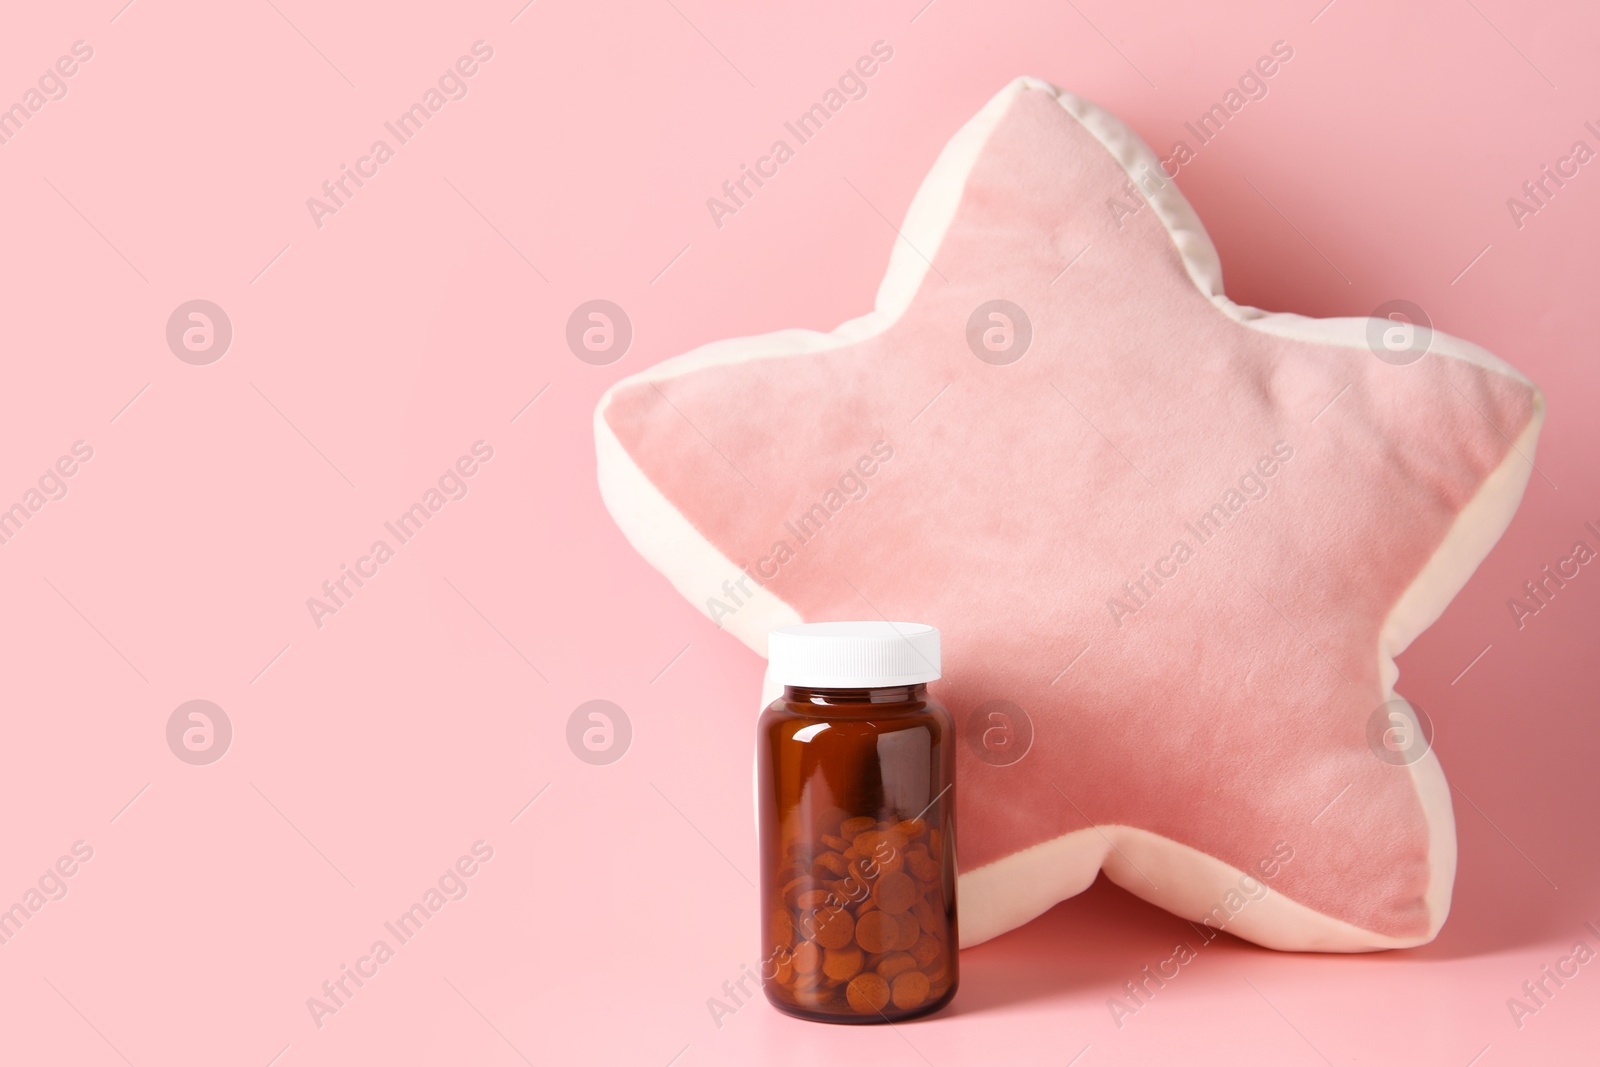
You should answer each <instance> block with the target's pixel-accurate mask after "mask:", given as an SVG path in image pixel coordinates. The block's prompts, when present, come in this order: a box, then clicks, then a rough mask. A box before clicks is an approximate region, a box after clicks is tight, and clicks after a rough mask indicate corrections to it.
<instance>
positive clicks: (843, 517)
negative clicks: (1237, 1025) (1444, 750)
mask: <svg viewBox="0 0 1600 1067" xmlns="http://www.w3.org/2000/svg"><path fill="white" fill-rule="evenodd" d="M1130 183H1131V184H1130ZM1119 203H1120V205H1121V206H1120V208H1119V207H1118V206H1117V205H1118V204H1119ZM902 233H903V235H904V236H903V239H898V240H896V241H895V243H894V248H893V252H892V255H891V258H890V263H889V269H888V273H887V275H886V277H885V280H884V282H883V284H882V287H881V289H880V291H879V293H878V299H877V304H876V308H875V310H873V311H872V312H871V313H869V314H866V315H864V316H862V317H861V318H858V319H854V320H852V321H850V322H847V323H845V324H844V325H842V326H840V327H839V328H838V329H837V330H835V331H833V332H832V333H828V334H822V333H816V332H812V331H805V330H787V331H783V332H780V333H775V334H769V335H765V336H761V337H753V338H743V339H738V340H730V341H721V342H717V343H715V344H711V345H708V346H706V347H704V348H702V349H699V350H697V351H695V352H692V353H689V354H687V355H685V356H681V357H678V358H676V359H673V360H669V361H667V362H665V363H663V364H660V365H658V366H656V367H654V368H651V369H650V370H648V371H646V372H644V373H642V374H639V375H636V376H634V377H632V378H629V379H626V380H624V381H622V382H619V383H618V384H617V385H616V386H615V387H614V388H612V389H611V390H610V391H609V392H608V393H607V394H606V395H605V397H604V398H603V400H602V401H601V403H600V405H599V408H598V410H597V411H596V417H595V431H596V439H597V449H598V460H599V476H600V484H601V488H602V492H603V495H604V498H605V501H606V503H607V506H608V507H609V508H610V509H611V511H612V513H613V515H614V516H615V518H616V520H617V522H618V523H619V525H620V526H621V528H622V529H623V531H624V532H625V533H626V534H627V536H628V538H629V539H630V540H631V542H632V543H633V544H634V545H635V546H636V547H637V548H638V550H639V551H640V552H641V553H642V554H643V555H644V556H645V557H646V558H647V559H648V560H649V561H650V562H651V563H652V564H654V565H655V566H656V567H657V568H659V569H660V570H661V571H662V573H663V574H665V575H666V577H667V578H668V579H670V580H671V582H672V583H673V584H674V585H675V586H676V587H677V588H678V589H679V590H680V591H681V592H682V593H683V594H684V595H685V596H687V597H688V598H689V599H690V600H691V601H693V602H694V603H695V604H696V605H698V606H700V607H701V608H702V609H703V610H705V611H706V613H707V614H708V615H709V616H710V617H711V618H712V619H713V620H714V621H715V622H716V623H717V624H718V625H719V626H722V627H724V628H726V629H727V630H729V631H730V632H731V633H733V634H734V635H736V636H737V637H738V638H740V639H741V640H742V641H744V642H745V643H746V644H747V645H749V646H750V647H751V648H752V649H755V650H756V651H757V652H762V651H764V647H765V637H766V634H767V632H768V630H770V629H771V628H773V627H776V626H781V625H787V624H790V623H794V622H800V621H817V620H829V619H854V618H863V619H874V618H889V619H905V620H909V621H918V622H928V623H932V624H934V625H936V626H938V627H940V629H941V630H942V631H943V635H944V650H945V652H944V655H945V678H944V680H943V681H941V682H939V683H935V685H934V686H933V688H934V691H935V692H936V694H937V695H938V696H939V697H940V698H941V699H942V700H944V701H945V703H946V704H947V705H948V706H949V707H950V709H951V711H952V712H953V713H954V715H955V716H956V720H957V722H958V724H959V725H960V731H959V733H960V735H961V736H960V740H959V741H958V744H959V745H960V764H959V785H958V787H957V791H956V796H957V801H956V804H957V819H958V835H959V836H958V859H959V865H960V870H961V877H960V884H959V907H960V913H961V932H962V938H963V943H964V944H969V945H970V944H973V943H976V942H979V941H983V940H985V939H987V938H990V937H993V936H995V935H996V934H999V933H1002V932H1004V931H1006V930H1008V929H1011V928H1013V927H1016V926H1018V925H1020V924H1022V923H1024V922H1026V921H1027V920H1029V919H1031V918H1032V917H1034V916H1035V915H1038V914H1039V913H1041V912H1043V911H1044V910H1045V909H1046V908H1048V907H1050V905H1052V904H1053V903H1055V902H1056V901H1059V900H1061V899H1063V898H1065V897H1067V896H1070V895H1072V894H1074V893H1077V892H1080V891H1082V890H1083V889H1084V888H1086V887H1087V886H1088V885H1089V883H1090V882H1091V881H1093V879H1094V877H1095V875H1096V873H1097V872H1099V871H1101V870H1104V872H1105V873H1106V876H1107V877H1108V878H1110V879H1111V880H1112V881H1114V882H1116V883H1117V884H1119V885H1121V886H1123V887H1124V888H1126V889H1127V890H1128V891H1130V892H1132V893H1135V894H1137V895H1139V896H1141V897H1143V898H1145V899H1147V900H1150V901H1152V902H1154V903H1156V904H1158V905H1160V906H1161V907H1164V908H1167V909H1168V910H1170V911H1173V912H1175V913H1177V914H1179V915H1182V916H1184V917H1186V918H1189V919H1191V920H1193V921H1197V922H1199V921H1206V922H1208V923H1209V924H1210V925H1212V926H1217V927H1221V928H1224V929H1226V930H1228V931H1229V932H1231V933H1235V934H1238V935H1239V936H1241V937H1245V938H1248V939H1251V940H1253V941H1256V942H1258V943H1260V944H1263V945H1268V946H1272V947H1275V948H1282V949H1312V950H1330V951H1358V950H1370V949H1377V948H1388V947H1397V946H1406V945H1415V944H1419V943H1422V942H1425V941H1427V940H1429V939H1431V938H1432V937H1433V936H1434V935H1435V934H1436V933H1437V931H1438V930H1439V927H1440V924H1441V923H1442V922H1443V921H1444V919H1445V915H1446V913H1447V911H1448V909H1449V902H1450V891H1451V885H1452V881H1453V878H1454V871H1455V836H1454V823H1453V819H1452V814H1451V804H1450V793H1449V789H1448V787H1447V785H1446V783H1445V779H1444V774H1443V771H1442V770H1441V768H1440V766H1439V762H1438V760H1437V758H1436V757H1435V756H1434V754H1433V753H1432V752H1429V751H1424V750H1425V743H1424V744H1422V745H1417V746H1414V747H1413V748H1411V749H1408V750H1406V752H1407V753H1409V755H1408V758H1407V759H1403V760H1396V759H1393V758H1387V757H1390V756H1392V755H1393V753H1392V752H1391V751H1388V750H1385V749H1384V747H1383V744H1382V740H1383V739H1384V738H1386V737H1388V736H1389V733H1390V732H1391V731H1392V730H1393V729H1395V728H1396V726H1398V727H1401V728H1403V727H1405V725H1406V724H1407V723H1408V722H1409V720H1410V718H1411V712H1410V709H1409V706H1408V705H1406V704H1404V702H1403V701H1400V700H1398V698H1396V695H1395V692H1394V688H1393V687H1394V682H1395V679H1396V675H1397V671H1396V668H1395V665H1394V656H1395V655H1396V654H1398V653H1399V652H1400V651H1401V650H1402V649H1404V648H1405V647H1406V645H1407V644H1409V643H1410V641H1411V640H1412V639H1413V638H1414V637H1415V636H1416V635H1417V633H1418V632H1420V631H1421V630H1422V629H1423V628H1424V627H1426V626H1427V625H1429V624H1430V623H1431V622H1432V621H1433V620H1434V619H1435V618H1437V617H1438V615H1439V613H1440V612H1441V611H1442V610H1443V609H1444V607H1445V605H1446V604H1447V603H1448V602H1449V600H1450V599H1451V597H1453V596H1454V595H1455V593H1456V592H1457V591H1458V590H1459V589H1460V587H1461V585H1462V584H1463V583H1464V582H1465V581H1466V579H1467V577H1468V576H1469V575H1470V574H1471V572H1472V570H1473V569H1474V568H1475V567H1476V566H1477V564H1478V563H1479V562H1480V561H1481V560H1482V558H1483V556H1484V555H1485V554H1486V553H1487V552H1488V550H1489V548H1490V547H1491V546H1492V545H1493V543H1494V541H1495V540H1496V539H1497V538H1498V537H1499V535H1500V534H1501V532H1502V531H1503V530H1504V528H1505V526H1506V524H1507V523H1508V522H1509V521H1510V518H1511V515H1512V513H1513V511H1514V510H1515V508H1516V506H1517V503H1518V501H1519V500H1520V498H1521V494H1522V490H1523V488H1524V486H1525V484H1526V481H1527V477H1528V473H1529V471H1530V469H1531V462H1532V457H1533V448H1534V441H1535V438H1536V436H1537V432H1538V427H1539V424H1540V421H1541V418H1542V410H1543V402H1542V399H1541V397H1540V395H1539V393H1538V391H1537V390H1536V389H1535V388H1534V386H1533V385H1532V384H1531V383H1530V382H1528V381H1527V380H1526V379H1525V378H1523V377H1522V376H1521V375H1519V374H1518V373H1517V372H1515V371H1514V370H1512V369H1511V368H1510V367H1508V366H1506V365H1505V364H1503V363H1502V362H1500V361H1499V360H1497V359H1496V358H1495V357H1493V356H1491V355H1490V354H1489V353H1487V352H1485V351H1483V350H1482V349H1479V348H1477V347H1475V346H1473V345H1471V344H1468V343H1466V342H1463V341H1459V340H1456V339H1454V338H1451V337H1448V336H1446V335H1444V334H1442V333H1439V332H1434V333H1433V334H1432V336H1431V338H1428V340H1427V346H1426V351H1425V354H1423V353H1422V352H1421V351H1420V350H1419V352H1418V353H1417V354H1416V355H1414V356H1406V357H1404V358H1400V359H1396V358H1392V357H1393V354H1392V353H1389V352H1388V349H1386V348H1384V346H1383V345H1382V344H1381V343H1380V344H1377V345H1374V344H1373V342H1372V341H1371V340H1370V338H1372V337H1380V338H1381V335H1382V333H1383V331H1384V330H1386V329H1397V328H1399V327H1396V326H1395V324H1393V323H1383V322H1380V323H1377V324H1376V325H1375V323H1374V320H1370V319H1365V318H1352V319H1324V320H1316V319H1309V318H1303V317H1300V316H1297V315H1292V314H1280V313H1267V312H1263V311H1260V310H1257V309H1254V308H1248V307H1242V306H1240V305H1237V304H1234V303H1233V302H1232V301H1230V300H1229V299H1228V298H1227V297H1226V296H1224V295H1223V293H1222V285H1221V278H1220V268H1219V264H1218V261H1217V256H1216V252H1215V250H1214V248H1213V247H1212V245H1211V243H1210V241H1209V239H1208V238H1207V237H1206V235H1205V232H1204V230H1203V229H1202V228H1201V226H1200V223H1199V221H1198V219H1197V218H1196V217H1195V215H1194V212H1193V210H1192V209H1191V208H1190V207H1189V205H1188V203H1187V202H1186V201H1185V200H1184V199H1183V198H1182V196H1181V195H1180V194H1179V193H1178V191H1177V188H1176V186H1175V185H1174V184H1173V183H1172V182H1171V181H1168V180H1165V179H1164V178H1163V177H1162V172H1161V170H1160V163H1159V161H1158V160H1157V158H1156V157H1155V156H1154V154H1152V153H1151V152H1150V150H1149V149H1148V148H1147V147H1146V146H1145V145H1144V144H1143V143H1142V142H1141V141H1140V140H1139V139H1138V138H1137V137H1136V136H1135V135H1134V134H1133V133H1132V132H1131V131H1130V130H1128V129H1127V128H1126V127H1125V126H1123V125H1122V124H1121V123H1120V122H1118V121H1117V120H1116V119H1115V118H1114V117H1112V116H1111V115H1109V114H1107V113H1106V112H1104V111H1102V110H1100V109H1098V108H1096V107H1095V106H1093V105H1092V104H1089V103H1087V102H1086V101H1083V100H1081V99H1079V98H1077V97H1074V96H1072V95H1071V94H1068V93H1063V92H1059V91H1058V90H1056V89H1054V88H1052V87H1051V86H1049V85H1046V84H1044V83H1041V82H1038V81H1034V80H1031V79H1022V80H1019V81H1017V82H1015V83H1013V84H1012V85H1010V86H1008V87H1007V88H1006V89H1005V90H1004V91H1002V92H1001V93H1000V94H999V95H998V96H997V97H996V98H995V99H994V100H993V101H991V102H990V103H989V104H988V105H987V106H986V107H985V108H984V109H983V110H982V112H980V113H979V114H978V115H977V116H976V117H975V118H974V119H973V120H972V121H971V122H969V123H968V124H967V125H966V126H965V127H964V128H963V129H962V130H961V131H960V132H959V133H958V134H957V135H956V137H955V138H954V139H953V140H952V141H951V142H950V144H949V145H948V146H947V147H946V149H945V150H944V152H943V153H942V154H941V156H940V158H939V160H938V162H937V163H936V165H935V166H934V169H933V171H932V172H931V174H930V175H929V176H928V178H927V179H926V181H925V182H924V184H923V186H922V188H921V190H920V191H919V192H918V194H917V196H916V198H915V200H914V202H913V203H912V205H911V207H910V209H909V211H908V213H907V217H906V221H905V223H904V225H903V227H902ZM995 300H1004V301H1009V302H1010V305H1001V312H1000V313H1001V315H1002V316H1003V317H1002V318H1000V319H994V318H990V317H989V316H988V313H987V311H985V312H982V313H980V314H979V315H978V316H977V318H976V320H975V325H974V312H975V311H977V310H978V309H979V308H980V306H981V305H989V302H991V301H995ZM990 306H991V307H993V306H994V305H990ZM1008 307H1015V308H1020V309H1022V316H1025V319H1026V322H1025V323H1024V321H1023V317H1022V316H1018V315H1016V314H1015V313H1014V312H1012V311H1008V310H1006V308H1008ZM1008 326H1009V327H1010V328H1011V330H1012V333H1011V335H1010V336H1011V342H1012V344H1013V346H1016V345H1017V344H1018V338H1019V337H1022V336H1023V332H1024V331H1026V332H1027V333H1029V334H1031V336H1028V337H1027V343H1026V348H1025V349H1023V350H1022V355H1021V357H1020V358H1018V359H1015V361H1011V362H1007V361H1006V360H1007V358H1008V357H1006V355H1005V353H1001V354H1000V355H998V356H997V355H996V354H995V353H992V352H989V350H988V349H986V348H984V345H983V340H984V332H985V331H986V330H989V329H997V330H1000V331H1001V332H1000V333H998V334H993V335H991V337H990V340H991V342H994V343H1001V342H1004V341H1005V339H1006V335H1005V333H1004V331H1005V329H1006V328H1007V327H1008ZM969 336H970V337H971V338H973V340H971V341H969ZM1401 340H1403V338H1401ZM1016 351H1017V348H1016V347H1013V348H1012V349H1010V352H1011V353H1013V354H1014V353H1015V352H1016ZM1380 354H1382V355H1383V358H1380ZM980 356H983V357H984V358H980ZM752 695H753V694H752ZM767 696H768V697H770V696H771V693H770V692H769V693H768V694H767ZM997 702H999V703H997ZM1391 702H1392V703H1391ZM997 712H998V713H999V715H1000V716H1001V717H999V718H996V717H994V715H995V713H997ZM1391 713H1397V714H1399V715H1400V716H1401V717H1400V718H1394V717H1392V715H1391ZM728 725H729V726H730V727H737V726H738V725H739V724H738V723H736V722H730V723H729V724H728ZM1419 753H1421V754H1420V758H1415V757H1417V756H1418V754H1419Z"/></svg>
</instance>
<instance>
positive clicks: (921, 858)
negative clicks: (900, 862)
mask: <svg viewBox="0 0 1600 1067" xmlns="http://www.w3.org/2000/svg"><path fill="white" fill-rule="evenodd" d="M906 867H907V868H908V869H909V870H910V871H911V875H912V877H913V878H916V879H917V880H918V881H921V882H932V881H935V880H936V879H937V878H938V877H939V864H938V862H937V861H936V860H934V858H933V857H932V856H930V855H928V854H927V853H926V852H923V853H920V854H918V853H907V854H906Z"/></svg>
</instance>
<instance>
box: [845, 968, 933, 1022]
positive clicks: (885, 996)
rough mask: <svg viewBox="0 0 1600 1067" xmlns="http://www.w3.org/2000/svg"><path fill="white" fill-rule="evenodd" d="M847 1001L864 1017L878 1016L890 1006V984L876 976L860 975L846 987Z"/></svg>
mask: <svg viewBox="0 0 1600 1067" xmlns="http://www.w3.org/2000/svg"><path fill="white" fill-rule="evenodd" d="M924 984H926V983H924ZM924 995H926V994H924ZM845 999H847V1000H848V1001H849V1002H850V1007H852V1008H854V1009H855V1010H856V1011H858V1012H860V1013H861V1014H862V1015H876V1014H877V1013H878V1012H880V1011H882V1010H883V1009H884V1008H886V1007H888V1006H889V983H888V982H887V981H885V980H884V979H883V978H881V977H879V976H878V975H875V974H858V975H856V976H855V977H854V978H852V979H850V984H849V985H848V986H846V987H845ZM919 1003H920V1001H919Z"/></svg>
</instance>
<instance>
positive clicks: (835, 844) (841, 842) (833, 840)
mask: <svg viewBox="0 0 1600 1067" xmlns="http://www.w3.org/2000/svg"><path fill="white" fill-rule="evenodd" d="M821 840H822V843H823V844H824V845H827V846H828V847H829V848H831V849H833V850H834V851H835V852H843V851H844V850H845V849H847V848H849V847H850V842H849V840H847V839H846V838H843V837H837V836H835V835H833V834H823V835H822V839H821Z"/></svg>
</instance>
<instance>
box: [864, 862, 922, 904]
mask: <svg viewBox="0 0 1600 1067" xmlns="http://www.w3.org/2000/svg"><path fill="white" fill-rule="evenodd" d="M872 899H873V900H875V901H877V902H878V907H880V908H882V909H883V910H884V911H886V912H889V913H890V914H891V915H898V914H900V913H901V912H903V911H905V910H906V909H907V908H909V907H911V905H912V903H913V902H914V901H915V900H916V899H917V886H916V883H915V882H913V881H912V880H911V877H910V876H909V875H907V874H905V873H903V872H901V871H894V872H891V873H889V874H885V875H884V876H883V877H882V878H879V879H878V882H877V884H876V885H875V886H873V889H872Z"/></svg>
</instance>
